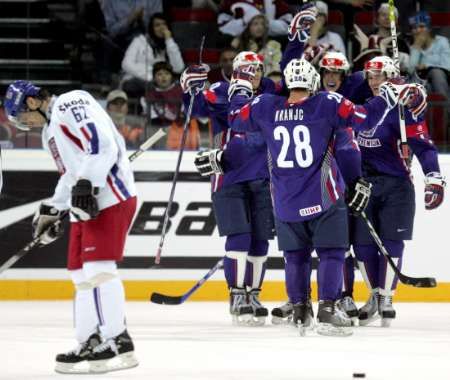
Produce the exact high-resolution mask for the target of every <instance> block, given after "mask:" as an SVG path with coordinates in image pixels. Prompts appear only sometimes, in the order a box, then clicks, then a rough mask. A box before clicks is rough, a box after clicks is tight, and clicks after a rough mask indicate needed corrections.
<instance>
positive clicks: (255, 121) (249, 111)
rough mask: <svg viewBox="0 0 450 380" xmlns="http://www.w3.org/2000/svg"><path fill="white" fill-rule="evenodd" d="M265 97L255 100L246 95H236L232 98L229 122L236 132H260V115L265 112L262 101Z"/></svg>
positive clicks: (258, 97) (261, 96) (260, 96)
mask: <svg viewBox="0 0 450 380" xmlns="http://www.w3.org/2000/svg"><path fill="white" fill-rule="evenodd" d="M263 97H264V95H259V96H257V97H256V98H254V99H249V98H247V97H246V96H244V95H234V96H233V97H232V98H231V104H230V113H229V117H228V122H229V125H230V127H231V129H232V130H233V131H235V132H259V131H261V123H260V120H259V117H258V115H261V112H262V111H263V110H262V109H261V107H262V103H263V102H262V101H261V100H262V99H263Z"/></svg>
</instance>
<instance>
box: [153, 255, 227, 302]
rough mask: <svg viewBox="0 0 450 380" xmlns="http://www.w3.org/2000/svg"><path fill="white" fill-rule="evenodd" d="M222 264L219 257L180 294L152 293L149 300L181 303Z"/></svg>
mask: <svg viewBox="0 0 450 380" xmlns="http://www.w3.org/2000/svg"><path fill="white" fill-rule="evenodd" d="M222 265H223V259H220V260H219V261H218V262H217V263H216V265H214V266H213V267H212V268H211V269H210V270H209V271H208V273H206V274H205V275H204V276H203V277H202V279H201V280H200V281H198V282H197V283H196V284H195V285H194V286H193V287H192V288H191V289H189V290H188V291H187V292H186V293H184V294H183V295H181V296H167V295H164V294H161V293H156V292H155V293H152V295H151V297H150V301H152V302H153V303H157V304H160V305H181V304H182V303H183V302H184V301H186V300H187V299H188V298H189V297H190V296H191V295H192V294H193V293H194V292H196V291H197V289H198V288H200V286H202V285H203V284H204V283H205V282H206V281H207V280H208V279H209V278H210V277H211V276H212V275H213V274H214V273H215V272H216V271H217V270H218V269H220V268H221V267H222Z"/></svg>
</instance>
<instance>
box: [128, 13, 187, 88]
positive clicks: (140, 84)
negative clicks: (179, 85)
mask: <svg viewBox="0 0 450 380" xmlns="http://www.w3.org/2000/svg"><path fill="white" fill-rule="evenodd" d="M161 61H166V62H169V63H170V65H171V66H172V67H173V70H174V72H175V73H177V74H179V73H181V71H183V69H184V62H183V57H182V56H181V52H180V48H179V47H178V45H177V43H176V42H175V40H174V39H173V38H172V32H171V31H170V29H169V23H168V21H167V19H166V18H165V16H164V15H163V14H162V13H155V14H154V15H153V16H152V17H151V18H150V21H149V24H148V34H147V35H144V34H141V35H139V36H136V37H135V38H134V39H133V41H132V42H131V44H130V46H129V47H128V49H127V51H126V53H125V57H124V58H123V61H122V69H123V71H124V77H123V82H122V88H123V90H124V91H125V92H127V93H128V95H129V96H130V97H140V96H142V95H143V94H144V93H145V88H146V86H147V85H148V83H149V82H150V81H151V80H152V79H153V77H152V72H153V70H152V67H153V65H154V64H155V62H161Z"/></svg>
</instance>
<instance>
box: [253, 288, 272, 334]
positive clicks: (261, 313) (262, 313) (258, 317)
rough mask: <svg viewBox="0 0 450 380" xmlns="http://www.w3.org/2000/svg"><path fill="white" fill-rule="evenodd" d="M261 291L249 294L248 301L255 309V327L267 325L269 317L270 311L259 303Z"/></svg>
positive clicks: (254, 290) (257, 290)
mask: <svg viewBox="0 0 450 380" xmlns="http://www.w3.org/2000/svg"><path fill="white" fill-rule="evenodd" d="M260 292H261V289H252V290H250V292H249V293H248V300H249V303H250V306H251V307H252V309H253V320H252V325H253V326H263V325H264V324H265V323H266V318H267V316H268V315H269V311H268V310H267V308H265V307H264V306H263V305H262V304H261V302H260V301H259V293H260Z"/></svg>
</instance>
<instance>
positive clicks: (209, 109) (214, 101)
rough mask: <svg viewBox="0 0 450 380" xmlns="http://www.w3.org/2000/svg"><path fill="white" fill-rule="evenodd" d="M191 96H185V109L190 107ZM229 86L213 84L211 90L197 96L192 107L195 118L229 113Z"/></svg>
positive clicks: (222, 83)
mask: <svg viewBox="0 0 450 380" xmlns="http://www.w3.org/2000/svg"><path fill="white" fill-rule="evenodd" d="M189 101H190V95H189V94H183V102H184V107H185V109H186V110H187V109H188V106H189ZM228 106H229V102H228V84H227V83H225V82H217V83H213V84H212V85H211V86H210V87H209V89H207V90H204V91H202V92H200V93H199V94H197V95H196V96H195V98H194V104H193V106H192V116H193V117H209V116H211V114H215V113H222V112H225V114H227V113H228Z"/></svg>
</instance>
